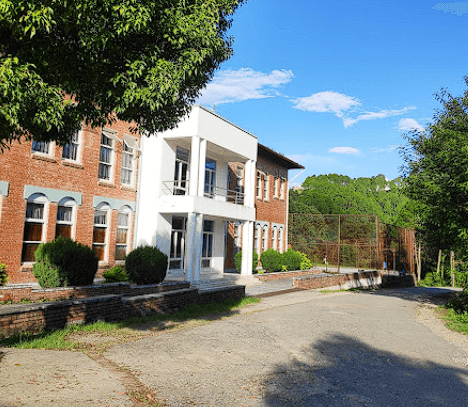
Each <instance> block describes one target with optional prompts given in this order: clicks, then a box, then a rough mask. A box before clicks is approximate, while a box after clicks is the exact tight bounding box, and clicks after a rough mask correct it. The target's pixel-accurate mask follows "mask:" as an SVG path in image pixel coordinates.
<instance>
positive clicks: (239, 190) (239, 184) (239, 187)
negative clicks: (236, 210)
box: [236, 165, 244, 204]
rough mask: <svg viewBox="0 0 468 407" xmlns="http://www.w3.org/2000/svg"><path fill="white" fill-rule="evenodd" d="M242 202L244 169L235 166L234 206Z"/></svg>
mask: <svg viewBox="0 0 468 407" xmlns="http://www.w3.org/2000/svg"><path fill="white" fill-rule="evenodd" d="M243 202H244V167H242V166H241V165H238V166H237V170H236V204H242V203H243Z"/></svg>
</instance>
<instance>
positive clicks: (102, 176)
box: [98, 132, 114, 182]
mask: <svg viewBox="0 0 468 407" xmlns="http://www.w3.org/2000/svg"><path fill="white" fill-rule="evenodd" d="M106 141H108V143H109V144H106V143H105V142H106ZM105 151H108V154H109V156H108V161H105V157H104V152H105ZM113 161H114V139H113V138H112V137H110V135H109V134H107V133H106V134H105V133H104V132H101V144H100V149H99V168H98V179H99V180H101V181H105V182H112V179H113V175H114V165H113ZM103 168H107V171H104V170H103ZM106 172H107V174H106Z"/></svg>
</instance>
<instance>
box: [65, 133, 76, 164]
mask: <svg viewBox="0 0 468 407" xmlns="http://www.w3.org/2000/svg"><path fill="white" fill-rule="evenodd" d="M79 133H80V132H78V131H77V132H76V133H75V134H73V136H72V138H71V140H70V143H68V144H65V145H64V146H63V150H62V159H63V160H72V161H78V148H79V145H80V144H79Z"/></svg>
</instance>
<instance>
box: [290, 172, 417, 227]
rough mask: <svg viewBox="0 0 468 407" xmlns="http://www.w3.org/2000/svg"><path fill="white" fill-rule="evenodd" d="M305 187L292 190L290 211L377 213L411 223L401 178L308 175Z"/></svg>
mask: <svg viewBox="0 0 468 407" xmlns="http://www.w3.org/2000/svg"><path fill="white" fill-rule="evenodd" d="M302 187H303V188H304V189H302V190H291V191H290V195H289V212H290V213H321V214H361V215H377V216H378V217H379V220H380V221H381V222H384V223H390V224H394V225H399V226H405V227H408V226H409V225H408V219H407V218H409V216H408V206H409V205H408V204H409V203H408V199H407V198H406V197H405V196H403V194H402V193H401V182H400V180H399V179H395V180H393V181H389V180H386V178H385V176H384V175H378V176H376V177H372V178H357V179H355V178H350V177H347V176H345V175H337V174H329V175H318V176H315V175H314V176H312V177H307V178H306V180H305V181H304V182H303V184H302Z"/></svg>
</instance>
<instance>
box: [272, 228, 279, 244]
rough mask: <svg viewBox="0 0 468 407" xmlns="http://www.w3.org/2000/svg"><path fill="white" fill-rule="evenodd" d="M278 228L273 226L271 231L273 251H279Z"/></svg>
mask: <svg viewBox="0 0 468 407" xmlns="http://www.w3.org/2000/svg"><path fill="white" fill-rule="evenodd" d="M277 236H278V228H277V227H276V226H273V229H271V247H272V249H275V250H278V240H277Z"/></svg>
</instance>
